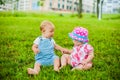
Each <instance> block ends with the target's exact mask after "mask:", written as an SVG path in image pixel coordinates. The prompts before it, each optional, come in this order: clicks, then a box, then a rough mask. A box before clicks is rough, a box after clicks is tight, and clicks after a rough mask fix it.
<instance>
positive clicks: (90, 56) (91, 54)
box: [82, 52, 94, 65]
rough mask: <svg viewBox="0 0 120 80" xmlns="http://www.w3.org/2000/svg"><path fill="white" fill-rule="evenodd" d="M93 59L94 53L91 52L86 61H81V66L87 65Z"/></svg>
mask: <svg viewBox="0 0 120 80" xmlns="http://www.w3.org/2000/svg"><path fill="white" fill-rule="evenodd" d="M93 58H94V53H93V52H90V53H89V54H88V58H87V59H84V60H83V61H82V64H83V65H84V64H86V63H88V62H91V61H92V59H93Z"/></svg>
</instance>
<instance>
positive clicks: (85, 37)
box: [73, 32, 88, 39]
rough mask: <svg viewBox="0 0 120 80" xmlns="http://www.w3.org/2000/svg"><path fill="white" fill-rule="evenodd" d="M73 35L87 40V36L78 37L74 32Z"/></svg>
mask: <svg viewBox="0 0 120 80" xmlns="http://www.w3.org/2000/svg"><path fill="white" fill-rule="evenodd" d="M73 35H74V36H76V37H77V38H82V39H88V37H87V36H80V35H78V34H76V33H74V32H73Z"/></svg>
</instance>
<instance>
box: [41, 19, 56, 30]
mask: <svg viewBox="0 0 120 80" xmlns="http://www.w3.org/2000/svg"><path fill="white" fill-rule="evenodd" d="M47 26H51V27H53V28H54V27H55V26H54V24H53V23H52V22H50V21H48V20H44V21H42V23H41V25H40V30H41V31H42V30H43V29H45V28H46V27H47Z"/></svg>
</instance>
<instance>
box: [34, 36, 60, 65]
mask: <svg viewBox="0 0 120 80" xmlns="http://www.w3.org/2000/svg"><path fill="white" fill-rule="evenodd" d="M39 39H40V43H39V44H38V49H39V50H40V52H39V53H38V54H36V55H35V60H36V62H37V63H39V64H40V65H46V66H47V65H53V64H54V59H55V58H58V56H56V55H55V53H54V42H53V41H52V39H49V38H45V39H42V37H39Z"/></svg>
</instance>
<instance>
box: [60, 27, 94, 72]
mask: <svg viewBox="0 0 120 80" xmlns="http://www.w3.org/2000/svg"><path fill="white" fill-rule="evenodd" d="M69 37H70V38H72V40H73V43H74V47H73V49H72V50H68V51H67V52H66V53H69V54H63V55H62V57H61V68H62V67H64V66H66V65H67V64H70V65H71V66H72V67H73V69H72V70H75V69H77V70H87V69H90V68H91V67H92V59H93V57H94V49H93V47H92V46H91V45H90V44H88V30H87V29H86V28H83V27H77V28H75V29H74V30H73V31H72V32H71V33H69Z"/></svg>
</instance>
